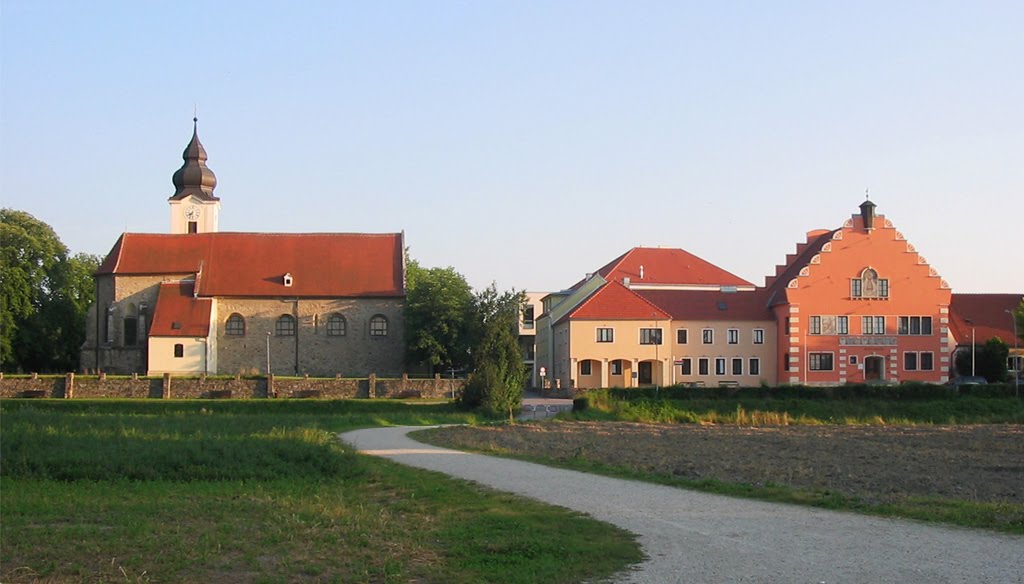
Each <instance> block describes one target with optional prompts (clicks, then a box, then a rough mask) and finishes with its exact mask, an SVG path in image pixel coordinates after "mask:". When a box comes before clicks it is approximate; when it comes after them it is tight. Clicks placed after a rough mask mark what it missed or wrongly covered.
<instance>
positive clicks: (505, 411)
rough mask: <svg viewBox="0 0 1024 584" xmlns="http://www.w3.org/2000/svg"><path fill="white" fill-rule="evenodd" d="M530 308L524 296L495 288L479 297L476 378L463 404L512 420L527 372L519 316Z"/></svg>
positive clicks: (477, 305)
mask: <svg viewBox="0 0 1024 584" xmlns="http://www.w3.org/2000/svg"><path fill="white" fill-rule="evenodd" d="M525 305H526V296H525V295H524V294H523V293H522V292H517V291H515V290H510V291H507V292H498V290H497V288H496V287H495V285H494V284H491V285H490V286H489V287H488V288H486V289H484V290H482V291H481V292H479V293H478V294H477V295H476V299H475V300H474V307H475V312H476V318H475V320H474V324H475V326H476V332H475V334H474V335H473V337H474V344H473V351H472V357H473V374H472V375H471V376H470V379H469V382H468V383H467V385H466V389H465V391H464V392H463V395H462V397H461V402H462V403H463V405H465V406H467V407H478V408H482V409H484V410H486V411H488V412H490V413H492V414H501V415H508V416H509V418H511V417H512V416H513V414H514V412H515V410H517V409H518V408H519V405H520V404H521V403H522V400H523V384H524V383H525V381H526V372H525V369H524V368H523V355H522V353H521V351H520V349H519V341H518V324H519V315H520V314H521V313H522V311H523V308H524V307H525Z"/></svg>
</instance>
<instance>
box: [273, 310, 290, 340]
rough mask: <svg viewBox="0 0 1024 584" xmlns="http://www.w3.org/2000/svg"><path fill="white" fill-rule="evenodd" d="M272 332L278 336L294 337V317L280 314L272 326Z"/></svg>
mask: <svg viewBox="0 0 1024 584" xmlns="http://www.w3.org/2000/svg"><path fill="white" fill-rule="evenodd" d="M274 334H275V335H277V336H279V337H294V336H295V317H294V316H292V315H290V314H282V315H281V316H280V317H279V318H278V319H277V324H276V325H275V326H274Z"/></svg>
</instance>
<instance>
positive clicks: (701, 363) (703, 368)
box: [697, 357, 711, 375]
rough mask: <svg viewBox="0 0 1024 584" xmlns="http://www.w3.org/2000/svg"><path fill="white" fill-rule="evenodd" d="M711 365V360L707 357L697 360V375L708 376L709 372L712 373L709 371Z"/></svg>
mask: <svg viewBox="0 0 1024 584" xmlns="http://www.w3.org/2000/svg"><path fill="white" fill-rule="evenodd" d="M710 365H711V360H710V359H708V358H707V357H701V358H700V359H697V374H698V375H707V374H708V372H709V371H710V369H709V367H710Z"/></svg>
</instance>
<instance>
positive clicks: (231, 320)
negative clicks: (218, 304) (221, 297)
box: [224, 312, 245, 337]
mask: <svg viewBox="0 0 1024 584" xmlns="http://www.w3.org/2000/svg"><path fill="white" fill-rule="evenodd" d="M224 332H225V333H226V334H228V335H230V336H233V337H240V336H243V335H245V319H244V318H242V315H241V314H238V313H237V312H236V313H234V314H232V315H231V316H229V317H228V321H227V323H225V324H224Z"/></svg>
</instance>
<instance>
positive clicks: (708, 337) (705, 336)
mask: <svg viewBox="0 0 1024 584" xmlns="http://www.w3.org/2000/svg"><path fill="white" fill-rule="evenodd" d="M700 340H701V342H702V343H704V344H705V345H713V344H714V343H715V329H704V330H703V331H701V333H700Z"/></svg>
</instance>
